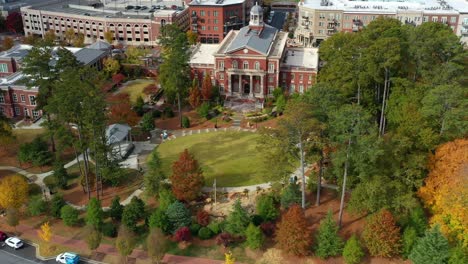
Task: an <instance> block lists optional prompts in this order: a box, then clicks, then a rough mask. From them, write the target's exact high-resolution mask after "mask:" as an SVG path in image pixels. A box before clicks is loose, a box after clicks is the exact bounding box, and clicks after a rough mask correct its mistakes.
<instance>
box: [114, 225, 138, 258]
mask: <svg viewBox="0 0 468 264" xmlns="http://www.w3.org/2000/svg"><path fill="white" fill-rule="evenodd" d="M135 246H136V239H135V235H134V233H133V232H132V231H131V230H129V229H128V228H127V227H126V226H125V225H121V226H120V228H119V235H118V236H117V239H116V240H115V247H116V248H117V251H119V254H120V255H121V256H122V258H123V260H124V263H127V257H128V255H130V254H132V251H133V249H134V248H135Z"/></svg>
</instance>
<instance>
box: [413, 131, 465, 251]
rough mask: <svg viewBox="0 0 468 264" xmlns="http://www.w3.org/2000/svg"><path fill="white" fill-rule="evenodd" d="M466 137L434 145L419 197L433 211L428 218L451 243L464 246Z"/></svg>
mask: <svg viewBox="0 0 468 264" xmlns="http://www.w3.org/2000/svg"><path fill="white" fill-rule="evenodd" d="M467 163H468V139H457V140H455V141H452V142H448V143H445V144H443V145H441V146H440V147H438V148H437V150H436V152H435V155H434V156H432V157H431V158H430V161H429V175H428V176H427V178H426V180H425V185H424V186H423V187H421V188H420V189H419V192H418V194H419V196H420V197H421V198H422V200H423V201H424V204H425V206H426V207H428V208H430V209H431V211H432V212H433V217H432V219H431V220H430V221H431V223H433V224H438V225H439V226H440V230H441V232H442V233H443V234H444V235H445V236H446V237H447V238H448V239H449V240H450V241H452V242H455V241H459V242H460V243H461V244H462V245H463V247H464V248H465V249H466V248H468V219H467V216H468V207H467V206H466V201H468V188H467V185H468V180H467V172H466V166H467V165H466V164H467Z"/></svg>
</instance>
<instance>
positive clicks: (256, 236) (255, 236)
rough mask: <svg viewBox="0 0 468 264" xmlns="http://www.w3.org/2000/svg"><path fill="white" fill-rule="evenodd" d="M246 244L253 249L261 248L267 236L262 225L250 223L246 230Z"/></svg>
mask: <svg viewBox="0 0 468 264" xmlns="http://www.w3.org/2000/svg"><path fill="white" fill-rule="evenodd" d="M245 237H246V242H245V243H246V244H247V246H248V247H249V248H251V249H258V248H261V247H262V245H263V241H264V240H265V238H264V237H263V233H262V230H261V229H260V227H258V226H255V225H254V224H252V223H250V224H249V226H248V227H247V229H246V231H245Z"/></svg>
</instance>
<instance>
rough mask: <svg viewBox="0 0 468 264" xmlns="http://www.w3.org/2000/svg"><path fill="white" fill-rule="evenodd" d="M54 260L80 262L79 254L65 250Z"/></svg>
mask: <svg viewBox="0 0 468 264" xmlns="http://www.w3.org/2000/svg"><path fill="white" fill-rule="evenodd" d="M55 261H57V262H60V263H62V264H77V263H79V262H80V256H79V255H78V254H76V253H71V252H65V253H62V254H60V255H58V256H57V258H55Z"/></svg>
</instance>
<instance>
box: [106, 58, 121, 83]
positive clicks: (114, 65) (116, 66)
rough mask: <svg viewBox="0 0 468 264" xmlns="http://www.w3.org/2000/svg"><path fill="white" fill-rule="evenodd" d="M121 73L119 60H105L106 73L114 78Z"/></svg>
mask: <svg viewBox="0 0 468 264" xmlns="http://www.w3.org/2000/svg"><path fill="white" fill-rule="evenodd" d="M119 71H120V63H119V61H118V60H116V59H113V58H107V59H104V72H106V73H107V74H109V76H114V75H115V74H117V73H118V72H119ZM115 83H116V82H115Z"/></svg>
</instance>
